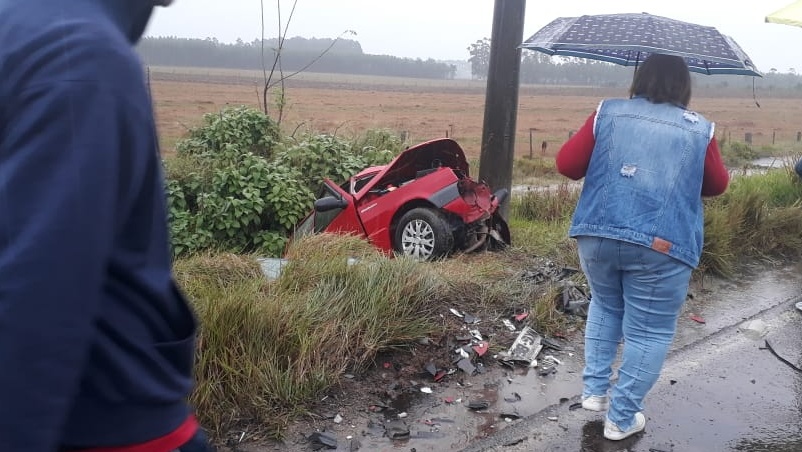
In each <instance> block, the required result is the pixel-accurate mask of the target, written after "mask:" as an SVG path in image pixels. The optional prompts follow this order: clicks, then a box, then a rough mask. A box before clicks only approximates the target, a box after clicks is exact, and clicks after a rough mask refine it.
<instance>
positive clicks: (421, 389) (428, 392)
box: [420, 386, 432, 394]
mask: <svg viewBox="0 0 802 452" xmlns="http://www.w3.org/2000/svg"><path fill="white" fill-rule="evenodd" d="M420 392H422V393H424V394H431V393H432V388H430V387H428V386H424V387H422V388H420Z"/></svg>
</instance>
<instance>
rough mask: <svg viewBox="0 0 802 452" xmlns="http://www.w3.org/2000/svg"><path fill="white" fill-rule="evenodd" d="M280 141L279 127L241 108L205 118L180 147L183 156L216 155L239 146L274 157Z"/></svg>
mask: <svg viewBox="0 0 802 452" xmlns="http://www.w3.org/2000/svg"><path fill="white" fill-rule="evenodd" d="M279 142H280V133H279V127H278V124H276V122H275V121H273V120H272V119H271V118H270V117H269V116H267V115H265V114H264V113H262V112H261V111H259V110H257V109H254V108H250V107H245V106H240V107H227V108H224V109H223V110H221V111H220V112H219V113H207V114H205V115H203V124H202V125H201V126H200V127H197V128H195V129H192V130H190V132H189V137H188V138H187V139H184V140H181V141H179V142H178V143H177V144H176V151H177V153H178V154H179V155H187V154H203V153H212V154H216V153H219V152H223V151H224V150H225V148H226V146H227V145H230V144H236V145H237V146H239V147H240V148H241V149H242V150H243V151H244V152H250V153H252V154H254V155H257V156H260V157H265V158H270V157H271V156H272V154H273V149H274V147H275V146H276V144H277V143H279Z"/></svg>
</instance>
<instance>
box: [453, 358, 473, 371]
mask: <svg viewBox="0 0 802 452" xmlns="http://www.w3.org/2000/svg"><path fill="white" fill-rule="evenodd" d="M457 367H459V368H460V370H462V371H463V372H465V373H466V374H468V375H473V373H474V372H475V371H476V366H474V365H473V364H471V360H470V359H468V358H462V359H461V360H459V362H457Z"/></svg>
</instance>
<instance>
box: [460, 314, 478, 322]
mask: <svg viewBox="0 0 802 452" xmlns="http://www.w3.org/2000/svg"><path fill="white" fill-rule="evenodd" d="M463 320H464V321H465V323H467V324H468V325H473V324H475V323H479V318H478V317H474V316H472V315H470V314H465V318H464V319H463Z"/></svg>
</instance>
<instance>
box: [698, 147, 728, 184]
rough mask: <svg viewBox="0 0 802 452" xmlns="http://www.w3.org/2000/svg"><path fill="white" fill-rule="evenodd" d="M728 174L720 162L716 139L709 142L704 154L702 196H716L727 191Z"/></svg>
mask: <svg viewBox="0 0 802 452" xmlns="http://www.w3.org/2000/svg"><path fill="white" fill-rule="evenodd" d="M729 182H730V174H729V172H727V167H726V166H724V162H723V161H722V160H721V152H719V149H718V141H716V137H713V139H711V140H710V143H709V144H708V145H707V153H706V154H705V170H704V178H703V179H702V196H718V195H720V194H722V193H724V192H725V191H726V190H727V186H728V185H729Z"/></svg>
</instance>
